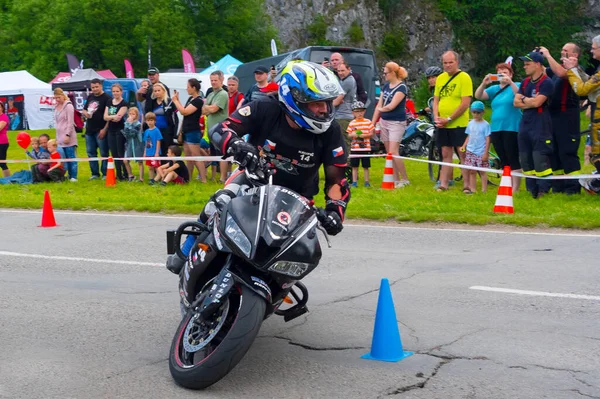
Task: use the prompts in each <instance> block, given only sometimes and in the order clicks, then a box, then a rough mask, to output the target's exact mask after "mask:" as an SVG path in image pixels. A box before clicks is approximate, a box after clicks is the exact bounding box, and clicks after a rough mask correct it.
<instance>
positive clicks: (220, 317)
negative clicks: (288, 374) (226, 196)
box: [167, 158, 329, 389]
mask: <svg viewBox="0 0 600 399" xmlns="http://www.w3.org/2000/svg"><path fill="white" fill-rule="evenodd" d="M244 173H245V174H246V177H247V180H248V182H249V185H248V187H247V188H245V192H244V194H243V195H240V196H238V197H235V198H233V199H232V200H231V201H230V202H229V203H227V204H225V205H224V206H222V207H221V208H222V209H218V211H217V212H216V213H215V214H214V215H213V216H212V217H211V218H210V219H209V221H208V222H207V223H206V224H205V225H204V224H201V223H199V222H186V223H183V224H182V225H181V226H179V228H178V229H177V230H176V231H169V232H167V248H168V252H169V253H170V254H172V253H175V252H177V251H179V255H180V256H181V257H182V258H185V256H184V255H183V253H181V249H180V243H181V237H182V236H184V235H188V234H191V235H194V236H196V240H195V244H194V246H193V248H192V250H191V251H190V254H189V256H188V257H187V262H186V264H185V266H184V267H183V268H182V270H181V272H180V286H179V293H180V296H181V300H182V313H184V315H183V319H182V320H181V323H180V324H179V327H177V331H176V333H175V336H174V337H173V341H172V344H171V350H170V353H169V369H170V371H171V375H172V376H173V379H174V380H175V381H176V382H177V383H178V384H180V385H182V386H184V387H186V388H191V389H203V388H206V387H208V386H210V385H212V384H214V383H216V382H217V381H219V380H220V379H222V378H223V377H225V375H227V373H229V371H231V370H232V369H233V368H234V367H235V366H236V365H237V364H238V362H239V361H240V360H241V359H242V357H243V356H244V355H245V353H246V352H247V351H248V349H249V348H250V346H251V345H252V342H253V341H254V339H255V337H256V335H257V334H258V331H259V329H260V326H261V324H262V322H263V320H265V319H266V318H267V317H269V316H271V315H272V314H276V315H279V316H283V317H284V320H285V321H286V322H287V321H290V320H292V319H295V318H297V317H299V316H301V315H303V314H305V313H306V312H308V308H307V307H306V303H307V301H308V291H307V289H306V287H305V286H304V284H302V283H301V282H300V281H299V280H301V279H302V278H304V277H305V276H306V275H308V274H309V273H310V272H311V271H313V270H314V269H315V268H316V267H317V265H318V263H319V260H320V259H321V246H320V244H319V240H318V237H317V230H321V231H322V232H323V233H324V235H325V238H326V239H327V243H328V245H329V239H328V237H327V233H326V232H325V230H324V229H323V228H322V227H321V226H320V223H319V222H320V221H322V220H324V218H325V212H324V211H323V210H322V209H320V208H316V207H315V206H313V204H312V202H311V201H309V200H308V199H306V198H304V197H303V196H301V195H299V194H298V193H296V192H294V191H292V190H290V189H288V188H285V187H282V186H277V185H273V183H272V174H273V173H274V171H273V169H272V168H271V166H270V165H269V164H268V163H267V162H266V161H265V160H264V159H263V158H261V159H260V163H259V167H258V168H257V171H256V172H254V173H250V172H248V171H247V170H246V171H244ZM198 268H201V270H198ZM194 269H196V270H194ZM202 269H203V270H202ZM192 272H193V273H192ZM183 305H185V307H184V306H183Z"/></svg>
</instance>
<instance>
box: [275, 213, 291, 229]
mask: <svg viewBox="0 0 600 399" xmlns="http://www.w3.org/2000/svg"><path fill="white" fill-rule="evenodd" d="M277 220H279V223H281V224H282V225H284V226H287V225H289V224H290V223H291V221H292V218H291V216H290V214H289V213H287V212H285V211H281V212H279V213H278V214H277Z"/></svg>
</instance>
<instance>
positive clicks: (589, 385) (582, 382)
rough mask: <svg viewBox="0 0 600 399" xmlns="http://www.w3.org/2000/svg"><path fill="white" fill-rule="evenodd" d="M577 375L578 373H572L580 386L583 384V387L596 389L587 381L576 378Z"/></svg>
mask: <svg viewBox="0 0 600 399" xmlns="http://www.w3.org/2000/svg"><path fill="white" fill-rule="evenodd" d="M575 374H576V373H573V372H572V371H571V375H572V376H573V378H574V379H575V381H577V382H579V383H580V384H583V385H585V386H586V387H588V388H596V387H595V386H594V385H592V384H589V383H588V382H587V381H585V380H582V379H580V378H577V376H576V375H575Z"/></svg>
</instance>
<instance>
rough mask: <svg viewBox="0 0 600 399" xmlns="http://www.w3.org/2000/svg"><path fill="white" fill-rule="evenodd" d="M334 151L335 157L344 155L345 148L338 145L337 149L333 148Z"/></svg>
mask: <svg viewBox="0 0 600 399" xmlns="http://www.w3.org/2000/svg"><path fill="white" fill-rule="evenodd" d="M332 152H333V156H334V157H339V156H341V155H344V149H343V148H342V147H338V148H336V149H335V150H333V151H332Z"/></svg>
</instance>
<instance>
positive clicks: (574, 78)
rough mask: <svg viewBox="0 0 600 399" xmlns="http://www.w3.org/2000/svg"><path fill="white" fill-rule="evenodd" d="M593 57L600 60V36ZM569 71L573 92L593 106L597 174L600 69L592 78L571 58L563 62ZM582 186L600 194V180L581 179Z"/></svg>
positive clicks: (593, 159)
mask: <svg viewBox="0 0 600 399" xmlns="http://www.w3.org/2000/svg"><path fill="white" fill-rule="evenodd" d="M591 53H592V56H593V57H594V59H595V60H600V35H598V36H596V37H594V38H593V39H592V48H591ZM563 63H564V66H565V68H567V69H568V71H567V76H568V77H569V83H570V84H571V87H572V88H573V91H574V92H575V93H577V95H579V96H588V99H589V101H590V104H591V107H592V108H591V117H590V119H591V121H590V122H591V132H590V136H591V139H592V143H591V144H592V152H591V154H590V163H591V164H592V165H594V166H595V167H596V173H600V137H599V130H600V109H598V98H599V97H600V69H599V70H597V71H596V73H595V74H594V75H592V76H588V75H587V74H585V73H583V72H581V71H580V70H578V69H577V59H576V58H575V57H569V58H567V59H565V60H564V61H563ZM579 183H581V186H582V187H583V188H584V189H585V190H586V191H587V192H588V193H590V194H598V192H600V179H579Z"/></svg>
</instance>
